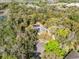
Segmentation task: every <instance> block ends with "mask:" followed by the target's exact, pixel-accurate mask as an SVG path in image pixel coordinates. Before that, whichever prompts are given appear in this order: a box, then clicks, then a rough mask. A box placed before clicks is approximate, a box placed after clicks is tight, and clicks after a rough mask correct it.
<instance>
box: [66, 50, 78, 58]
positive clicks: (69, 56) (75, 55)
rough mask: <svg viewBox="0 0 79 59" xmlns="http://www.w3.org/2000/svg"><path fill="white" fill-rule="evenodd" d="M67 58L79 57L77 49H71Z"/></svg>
mask: <svg viewBox="0 0 79 59" xmlns="http://www.w3.org/2000/svg"><path fill="white" fill-rule="evenodd" d="M65 59H79V53H78V52H77V51H71V52H70V53H69V54H68V55H67V56H66V58H65Z"/></svg>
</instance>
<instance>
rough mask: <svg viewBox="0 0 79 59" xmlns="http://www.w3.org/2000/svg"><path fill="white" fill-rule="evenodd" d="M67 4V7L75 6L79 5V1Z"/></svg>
mask: <svg viewBox="0 0 79 59" xmlns="http://www.w3.org/2000/svg"><path fill="white" fill-rule="evenodd" d="M66 6H67V7H74V6H76V7H79V3H70V4H67V5H66Z"/></svg>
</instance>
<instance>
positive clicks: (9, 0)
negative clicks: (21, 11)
mask: <svg viewBox="0 0 79 59" xmlns="http://www.w3.org/2000/svg"><path fill="white" fill-rule="evenodd" d="M11 1H12V0H0V3H9V2H11Z"/></svg>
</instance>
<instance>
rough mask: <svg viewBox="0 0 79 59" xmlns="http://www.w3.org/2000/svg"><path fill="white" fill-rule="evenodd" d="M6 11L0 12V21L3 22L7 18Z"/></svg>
mask: <svg viewBox="0 0 79 59" xmlns="http://www.w3.org/2000/svg"><path fill="white" fill-rule="evenodd" d="M7 13H8V10H0V20H3V19H4V18H5V17H6V16H7Z"/></svg>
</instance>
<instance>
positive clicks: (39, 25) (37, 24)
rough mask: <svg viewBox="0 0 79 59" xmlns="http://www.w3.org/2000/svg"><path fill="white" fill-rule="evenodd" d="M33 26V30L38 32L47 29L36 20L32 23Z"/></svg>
mask: <svg viewBox="0 0 79 59" xmlns="http://www.w3.org/2000/svg"><path fill="white" fill-rule="evenodd" d="M33 28H34V29H35V30H37V31H38V33H40V32H44V31H48V30H47V29H46V28H45V27H44V26H43V25H42V24H40V23H39V22H37V23H36V24H34V25H33Z"/></svg>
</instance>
